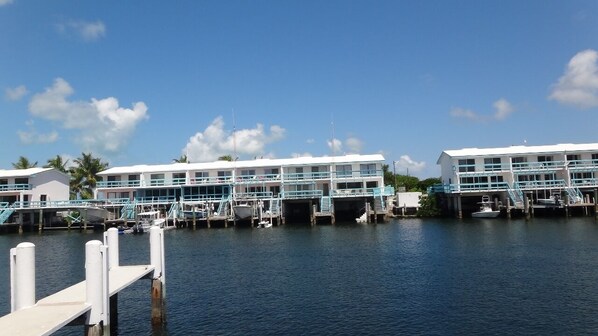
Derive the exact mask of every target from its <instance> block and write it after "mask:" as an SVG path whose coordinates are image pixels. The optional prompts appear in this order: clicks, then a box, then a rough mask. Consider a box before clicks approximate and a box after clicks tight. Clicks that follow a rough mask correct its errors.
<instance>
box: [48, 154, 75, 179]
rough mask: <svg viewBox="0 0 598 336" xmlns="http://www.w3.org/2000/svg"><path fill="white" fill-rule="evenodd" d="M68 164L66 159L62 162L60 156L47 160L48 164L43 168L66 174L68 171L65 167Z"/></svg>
mask: <svg viewBox="0 0 598 336" xmlns="http://www.w3.org/2000/svg"><path fill="white" fill-rule="evenodd" d="M68 162H69V160H68V159H67V160H66V161H63V159H62V156H60V155H56V157H55V158H52V159H49V160H48V163H47V164H46V165H45V166H44V168H54V169H57V170H59V171H61V172H63V173H65V174H68V170H67V169H66V165H67V164H68Z"/></svg>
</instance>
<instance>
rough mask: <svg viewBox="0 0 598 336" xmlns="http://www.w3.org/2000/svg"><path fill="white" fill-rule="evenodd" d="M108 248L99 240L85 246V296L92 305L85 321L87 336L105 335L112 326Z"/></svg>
mask: <svg viewBox="0 0 598 336" xmlns="http://www.w3.org/2000/svg"><path fill="white" fill-rule="evenodd" d="M107 251H108V247H107V246H106V245H103V244H102V242H101V241H99V240H92V241H89V242H87V243H86V244H85V281H86V286H85V294H86V302H87V303H89V304H90V305H91V309H90V310H89V312H88V313H87V316H86V321H85V334H86V335H87V336H92V335H93V336H96V335H97V336H99V335H103V332H104V328H107V326H108V325H109V324H110V314H109V312H108V311H107V308H108V306H109V302H108V300H109V296H110V295H109V293H108V260H107V258H106V255H107Z"/></svg>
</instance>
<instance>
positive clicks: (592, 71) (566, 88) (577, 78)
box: [548, 49, 598, 109]
mask: <svg viewBox="0 0 598 336" xmlns="http://www.w3.org/2000/svg"><path fill="white" fill-rule="evenodd" d="M548 98H549V99H551V100H556V101H558V102H559V103H561V104H567V105H573V106H576V107H579V108H582V109H585V108H591V107H596V106H598V52H597V51H596V50H592V49H588V50H584V51H581V52H579V53H577V54H576V55H575V56H573V58H571V60H570V61H569V64H567V68H566V69H565V73H564V74H563V75H562V76H561V78H559V81H558V83H556V84H554V85H553V86H552V92H551V94H550V96H548Z"/></svg>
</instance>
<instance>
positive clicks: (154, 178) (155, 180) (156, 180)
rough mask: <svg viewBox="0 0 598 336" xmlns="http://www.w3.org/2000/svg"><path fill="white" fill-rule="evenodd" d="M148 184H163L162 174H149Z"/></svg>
mask: <svg viewBox="0 0 598 336" xmlns="http://www.w3.org/2000/svg"><path fill="white" fill-rule="evenodd" d="M150 185H153V186H160V185H164V174H151V175H150Z"/></svg>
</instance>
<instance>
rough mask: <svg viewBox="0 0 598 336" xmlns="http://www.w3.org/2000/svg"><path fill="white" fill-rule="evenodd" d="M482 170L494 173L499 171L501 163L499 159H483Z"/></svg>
mask: <svg viewBox="0 0 598 336" xmlns="http://www.w3.org/2000/svg"><path fill="white" fill-rule="evenodd" d="M484 170H485V171H495V170H501V162H500V158H498V157H497V158H485V159H484Z"/></svg>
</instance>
